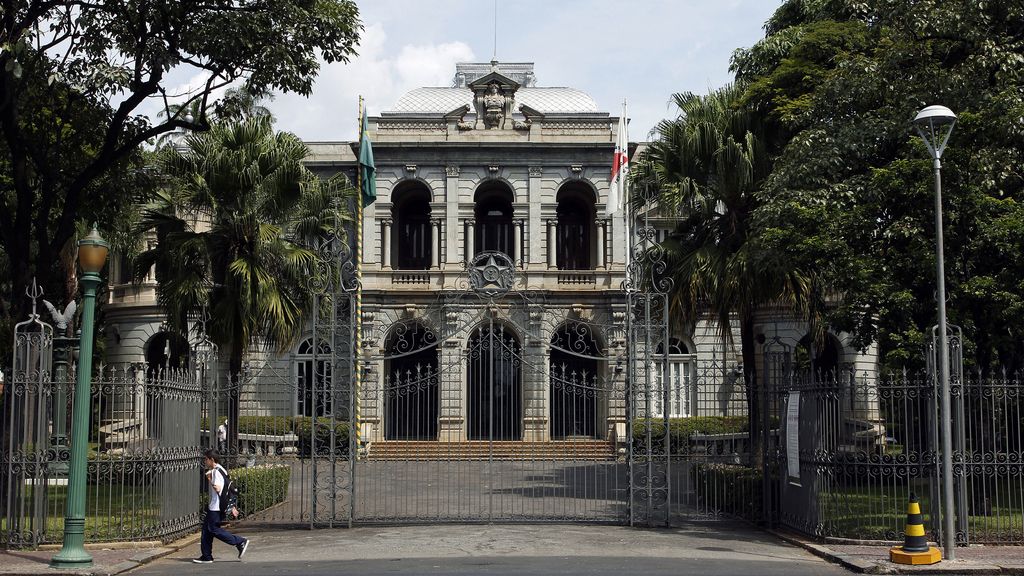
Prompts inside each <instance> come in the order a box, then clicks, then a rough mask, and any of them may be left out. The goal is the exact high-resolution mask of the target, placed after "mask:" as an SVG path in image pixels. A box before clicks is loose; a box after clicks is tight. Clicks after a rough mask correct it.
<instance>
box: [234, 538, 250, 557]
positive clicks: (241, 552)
mask: <svg viewBox="0 0 1024 576" xmlns="http://www.w3.org/2000/svg"><path fill="white" fill-rule="evenodd" d="M235 548H237V549H238V559H239V560H241V559H242V556H244V555H245V551H246V550H248V549H249V540H248V539H246V540H245V542H242V543H241V544H239V545H238V546H235Z"/></svg>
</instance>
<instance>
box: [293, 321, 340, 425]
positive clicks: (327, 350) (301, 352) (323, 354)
mask: <svg viewBox="0 0 1024 576" xmlns="http://www.w3.org/2000/svg"><path fill="white" fill-rule="evenodd" d="M295 367H296V374H295V376H296V386H295V391H296V402H295V413H296V414H297V415H299V416H328V415H330V414H331V410H332V407H333V397H334V394H333V392H334V383H333V381H332V379H331V347H330V345H328V343H327V342H325V341H323V340H319V341H318V342H317V346H316V354H313V339H312V338H307V339H305V340H303V341H302V343H301V344H299V348H298V352H297V354H296V357H295Z"/></svg>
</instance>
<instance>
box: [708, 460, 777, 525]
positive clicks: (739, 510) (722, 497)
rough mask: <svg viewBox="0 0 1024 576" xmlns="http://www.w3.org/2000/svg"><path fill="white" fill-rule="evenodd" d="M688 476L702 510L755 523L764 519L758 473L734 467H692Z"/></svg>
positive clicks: (760, 476) (714, 465)
mask: <svg viewBox="0 0 1024 576" xmlns="http://www.w3.org/2000/svg"><path fill="white" fill-rule="evenodd" d="M692 474H693V484H694V489H695V490H696V492H697V499H698V500H699V501H700V504H701V507H702V509H704V510H709V511H710V510H714V511H715V512H718V513H721V514H729V515H732V516H738V517H740V518H746V519H748V520H755V521H758V520H761V519H762V518H763V517H764V510H763V509H762V508H763V501H764V495H763V493H762V483H763V476H762V474H761V471H760V470H758V469H756V468H749V467H747V466H739V465H736V464H694V466H693V468H692Z"/></svg>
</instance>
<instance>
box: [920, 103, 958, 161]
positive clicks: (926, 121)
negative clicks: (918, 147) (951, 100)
mask: <svg viewBox="0 0 1024 576" xmlns="http://www.w3.org/2000/svg"><path fill="white" fill-rule="evenodd" d="M954 124H956V114H954V113H953V111H952V110H950V109H949V108H946V107H945V106H938V105H933V106H928V107H927V108H924V109H923V110H921V111H920V112H918V113H917V116H915V117H914V127H915V128H917V133H918V134H920V135H921V139H922V140H924V144H925V146H927V147H928V152H929V153H931V155H932V157H933V158H935V159H939V158H942V152H943V151H944V150H945V149H946V143H947V142H949V136H950V134H952V133H953V125H954Z"/></svg>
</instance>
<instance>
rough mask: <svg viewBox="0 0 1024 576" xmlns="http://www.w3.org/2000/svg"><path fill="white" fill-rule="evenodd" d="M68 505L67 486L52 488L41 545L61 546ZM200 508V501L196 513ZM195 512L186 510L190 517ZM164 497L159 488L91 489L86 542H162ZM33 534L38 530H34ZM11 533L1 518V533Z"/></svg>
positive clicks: (28, 498)
mask: <svg viewBox="0 0 1024 576" xmlns="http://www.w3.org/2000/svg"><path fill="white" fill-rule="evenodd" d="M35 490H36V489H35V488H34V487H31V486H29V487H26V488H25V494H24V498H23V499H22V502H23V503H24V506H23V508H22V509H21V514H20V516H21V526H22V531H23V532H24V531H26V530H29V529H30V528H29V527H30V526H32V522H33V519H32V506H33V500H34V498H35V494H34V491H35ZM66 503H67V487H66V486H49V487H48V488H47V490H46V495H45V498H44V499H43V500H42V502H41V503H40V506H41V507H42V509H43V510H45V513H44V514H43V516H44V517H45V529H44V530H43V531H42V532H43V534H42V535H41V540H42V542H41V543H54V542H61V540H62V539H63V531H64V514H65V510H66ZM198 508H199V501H198V499H197V500H196V506H195V507H194V509H195V510H198ZM192 511H193V510H182V511H180V512H179V514H181V515H187V514H188V513H190V512H192ZM160 512H161V511H160V494H159V492H158V491H157V488H156V487H155V486H128V485H117V484H104V485H89V486H88V487H87V492H86V510H85V539H86V541H87V542H94V541H100V542H102V541H114V540H133V539H147V538H159V537H160V536H161V535H160V533H159V531H158V528H159V526H160V523H161V513H160ZM31 529H32V530H33V531H38V527H35V526H32V528H31ZM7 530H8V526H7V519H6V518H0V532H5V531H7Z"/></svg>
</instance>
